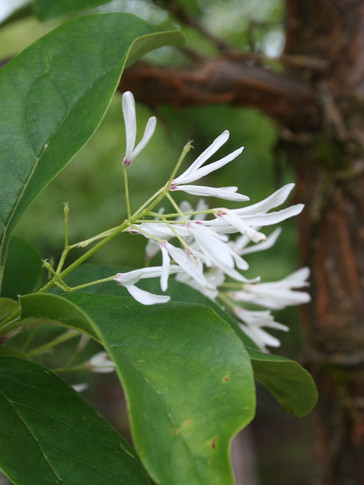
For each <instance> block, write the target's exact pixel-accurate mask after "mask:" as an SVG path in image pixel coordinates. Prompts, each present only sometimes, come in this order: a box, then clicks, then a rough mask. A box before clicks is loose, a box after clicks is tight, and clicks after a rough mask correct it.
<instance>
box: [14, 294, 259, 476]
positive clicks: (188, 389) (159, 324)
mask: <svg viewBox="0 0 364 485" xmlns="http://www.w3.org/2000/svg"><path fill="white" fill-rule="evenodd" d="M48 298H53V303H54V305H48V304H47V305H43V306H42V307H41V305H42V303H41V300H42V299H48ZM57 298H58V300H56V299H57ZM62 300H63V302H62V305H64V306H63V307H62V310H61V311H60V312H58V304H57V303H56V302H57V301H59V302H61V301H62ZM67 303H68V304H69V305H70V312H69V313H67V312H65V308H66V304H67ZM21 304H22V317H23V318H25V319H26V320H25V322H27V321H28V320H27V319H28V318H31V317H35V318H39V317H41V318H46V317H47V315H45V314H44V309H47V312H48V313H52V314H53V316H52V315H49V316H50V318H52V320H53V321H56V320H57V319H58V320H59V321H62V320H63V319H64V318H66V325H67V326H72V325H73V326H74V328H77V329H80V330H82V329H83V328H85V325H87V324H86V323H80V321H79V316H80V315H81V313H79V314H77V316H76V319H75V321H73V320H72V318H71V315H73V314H74V305H77V306H78V307H79V308H80V309H81V311H83V312H84V313H85V314H87V318H88V319H89V322H92V325H93V327H94V329H95V333H96V334H97V335H98V340H99V341H100V342H101V343H102V344H103V345H104V347H105V348H106V350H107V351H108V353H109V355H110V357H111V358H112V360H113V361H114V362H115V364H116V367H117V371H118V374H119V377H120V379H121V381H122V383H123V387H124V390H125V393H126V396H127V401H128V406H129V415H130V424H131V429H132V434H133V439H134V443H135V447H136V449H137V451H138V453H139V456H140V457H141V459H142V460H143V462H144V464H145V466H146V468H147V470H148V471H149V473H150V474H151V476H152V478H153V479H154V480H155V481H156V482H157V483H159V484H162V485H170V484H171V483H174V484H175V485H178V484H181V485H185V484H189V485H194V484H206V483H221V484H224V485H225V484H226V485H229V484H232V483H233V478H232V473H231V467H230V460H229V456H228V452H229V443H230V441H231V439H232V437H233V435H234V434H235V433H236V432H237V431H238V430H239V429H241V428H242V427H244V426H245V425H246V424H247V423H248V422H249V421H250V420H251V419H252V417H253V414H254V407H255V390H254V384H253V379H252V372H251V366H250V362H249V358H248V355H247V353H246V351H245V349H244V346H243V345H242V343H241V341H240V340H239V339H238V338H237V337H236V335H235V334H234V332H233V331H232V330H231V329H230V328H229V326H228V325H226V323H225V322H224V321H223V320H222V319H221V318H219V317H218V316H217V315H216V314H215V313H214V312H213V311H212V310H211V309H209V308H206V307H204V306H201V305H192V304H187V303H183V302H178V303H171V304H166V305H154V306H151V307H145V306H142V305H140V304H139V303H137V302H135V301H134V300H133V299H132V298H129V297H127V298H126V297H117V296H104V295H90V294H81V293H74V294H70V295H68V296H67V297H66V298H62V297H57V296H52V295H34V296H32V295H27V296H24V297H22V298H21ZM71 305H73V306H71ZM40 307H41V310H39V308H40Z"/></svg>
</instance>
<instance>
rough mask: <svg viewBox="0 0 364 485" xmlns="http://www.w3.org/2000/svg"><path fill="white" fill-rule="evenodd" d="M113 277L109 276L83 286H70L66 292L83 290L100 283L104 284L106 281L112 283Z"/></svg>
mask: <svg viewBox="0 0 364 485" xmlns="http://www.w3.org/2000/svg"><path fill="white" fill-rule="evenodd" d="M114 278H115V275H113V276H109V277H108V278H102V279H100V280H95V281H91V282H89V283H84V284H83V285H78V286H72V287H70V288H69V289H68V291H75V290H82V289H83V288H88V287H89V286H93V285H98V284H100V283H106V282H107V281H113V279H114Z"/></svg>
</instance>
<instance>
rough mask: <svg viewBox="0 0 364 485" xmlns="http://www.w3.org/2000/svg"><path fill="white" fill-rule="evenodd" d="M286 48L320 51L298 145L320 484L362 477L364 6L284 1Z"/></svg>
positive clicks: (310, 0) (298, 51)
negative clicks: (310, 110)
mask: <svg viewBox="0 0 364 485" xmlns="http://www.w3.org/2000/svg"><path fill="white" fill-rule="evenodd" d="M287 6H288V9H287V21H286V25H287V33H288V42H287V51H288V52H290V53H292V52H294V53H295V54H303V55H311V54H312V53H315V54H318V55H319V56H320V57H321V58H323V59H325V60H327V61H328V62H329V65H330V68H329V69H328V70H327V71H326V72H325V73H324V74H322V73H321V75H320V76H319V77H316V78H312V81H311V85H312V86H316V89H317V92H318V94H319V96H320V99H321V106H322V126H321V128H320V131H319V132H318V133H316V134H315V136H314V138H313V139H312V141H311V142H310V143H309V144H306V145H305V147H304V149H302V147H301V149H300V150H299V151H298V150H297V149H295V148H294V147H292V149H293V156H294V155H295V154H296V155H297V156H298V155H299V162H298V163H296V171H297V175H298V182H299V183H298V187H297V198H299V199H300V200H302V201H304V202H305V203H306V214H305V216H304V217H302V218H301V220H300V221H299V231H300V242H301V248H302V257H303V261H304V263H306V264H309V266H310V267H311V271H312V294H313V301H312V304H311V307H310V308H309V309H308V311H306V312H305V314H306V315H305V317H306V318H305V323H306V330H307V336H308V338H307V345H306V347H307V358H308V362H311V365H312V371H313V373H314V377H315V379H316V382H317V385H318V388H319V392H320V400H319V405H318V409H317V414H318V437H319V440H318V453H319V457H320V470H319V476H318V483H322V484H327V485H329V484H330V485H331V484H332V485H334V484H335V485H336V484H337V485H339V484H340V485H341V484H349V483H350V484H353V485H354V484H355V485H359V484H363V483H364V460H363V457H364V298H363V297H364V153H363V147H364V110H363V100H364V98H363V87H364V63H363V52H364V51H363V47H364V44H363V42H364V5H363V2H355V1H349V0H348V1H344V0H342V1H333V0H321V1H320V2H314V1H313V0H305V1H298V0H292V1H289V2H288V4H287Z"/></svg>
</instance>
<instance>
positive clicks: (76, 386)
mask: <svg viewBox="0 0 364 485" xmlns="http://www.w3.org/2000/svg"><path fill="white" fill-rule="evenodd" d="M88 386H89V384H88V382H80V383H79V384H72V387H73V389H74V390H75V391H76V392H83V391H84V390H85V389H87V388H88Z"/></svg>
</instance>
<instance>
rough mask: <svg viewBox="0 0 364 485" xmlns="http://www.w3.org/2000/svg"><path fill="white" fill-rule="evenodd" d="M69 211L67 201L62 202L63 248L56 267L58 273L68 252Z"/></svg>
mask: <svg viewBox="0 0 364 485" xmlns="http://www.w3.org/2000/svg"><path fill="white" fill-rule="evenodd" d="M69 212H70V208H69V205H68V202H65V203H64V250H63V251H62V254H61V258H60V260H59V263H58V266H57V269H56V274H57V275H58V274H59V273H60V272H61V271H62V268H63V266H64V263H65V261H66V258H67V255H68V252H69V249H70V248H69V243H68V214H69Z"/></svg>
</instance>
